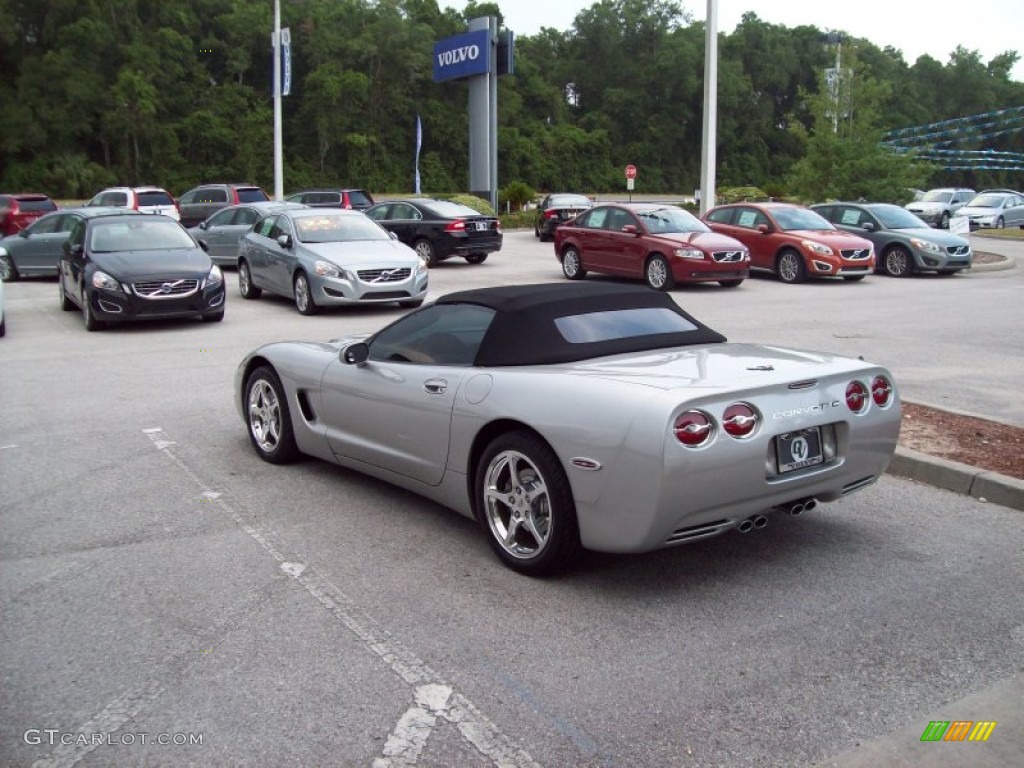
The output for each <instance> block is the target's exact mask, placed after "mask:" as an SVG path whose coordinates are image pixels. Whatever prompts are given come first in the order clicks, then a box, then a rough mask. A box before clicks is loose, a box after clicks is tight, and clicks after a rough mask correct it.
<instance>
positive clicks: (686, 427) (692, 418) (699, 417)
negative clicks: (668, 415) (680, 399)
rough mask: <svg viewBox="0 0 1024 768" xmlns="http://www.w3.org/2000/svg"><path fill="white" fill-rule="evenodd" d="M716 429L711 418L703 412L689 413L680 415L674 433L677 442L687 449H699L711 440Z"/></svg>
mask: <svg viewBox="0 0 1024 768" xmlns="http://www.w3.org/2000/svg"><path fill="white" fill-rule="evenodd" d="M714 427H715V425H714V422H713V421H712V420H711V417H710V416H708V415H707V414H706V413H704V412H703V411H687V412H686V413H683V414H680V415H679V417H678V418H677V419H676V423H675V424H674V425H673V426H672V431H673V432H675V436H676V440H678V441H679V442H680V443H682V444H683V445H685V446H686V447H687V448H699V447H700V446H702V445H704V444H705V443H707V442H708V440H710V439H711V436H712V435H713V434H714V431H715V428H714Z"/></svg>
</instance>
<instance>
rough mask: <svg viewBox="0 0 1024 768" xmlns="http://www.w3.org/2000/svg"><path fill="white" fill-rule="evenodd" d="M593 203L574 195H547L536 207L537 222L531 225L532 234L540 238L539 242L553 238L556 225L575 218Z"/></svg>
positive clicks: (588, 199) (584, 197)
mask: <svg viewBox="0 0 1024 768" xmlns="http://www.w3.org/2000/svg"><path fill="white" fill-rule="evenodd" d="M593 207H594V203H593V202H592V201H591V199H590V198H589V197H587V196H586V195H574V194H569V193H559V194H554V195H548V196H547V197H545V198H544V199H543V200H542V201H541V203H540V205H539V206H538V207H537V221H536V223H535V224H534V225H533V234H534V235H536V236H537V237H539V238H540V240H541V242H544V241H545V240H550V239H551V238H552V237H554V236H555V229H557V228H558V225H559V224H561V223H563V222H566V221H568V220H569V219H573V218H576V217H577V216H579V215H580V214H581V213H583V212H584V211H585V210H587V209H589V208H593Z"/></svg>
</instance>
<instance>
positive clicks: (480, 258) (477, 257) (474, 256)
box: [465, 253, 487, 264]
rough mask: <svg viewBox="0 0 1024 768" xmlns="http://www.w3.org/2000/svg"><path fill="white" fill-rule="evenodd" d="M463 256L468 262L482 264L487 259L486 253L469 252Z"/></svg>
mask: <svg viewBox="0 0 1024 768" xmlns="http://www.w3.org/2000/svg"><path fill="white" fill-rule="evenodd" d="M465 258H466V261H467V262H469V263H470V264H483V263H484V262H485V261H487V254H486V253H471V254H469V255H468V256H466V257H465Z"/></svg>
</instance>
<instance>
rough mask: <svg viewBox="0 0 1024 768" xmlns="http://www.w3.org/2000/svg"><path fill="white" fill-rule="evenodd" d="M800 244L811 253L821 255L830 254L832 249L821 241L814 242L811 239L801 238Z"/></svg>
mask: <svg viewBox="0 0 1024 768" xmlns="http://www.w3.org/2000/svg"><path fill="white" fill-rule="evenodd" d="M801 244H802V245H803V247H804V248H806V249H807V250H809V251H811V252H812V253H820V254H821V255H822V256H831V255H832V249H831V248H829V247H828V246H827V245H825V244H823V243H816V242H814V241H813V240H802V241H801Z"/></svg>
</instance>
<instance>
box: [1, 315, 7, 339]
mask: <svg viewBox="0 0 1024 768" xmlns="http://www.w3.org/2000/svg"><path fill="white" fill-rule="evenodd" d="M6 335H7V318H6V317H0V336H6Z"/></svg>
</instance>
